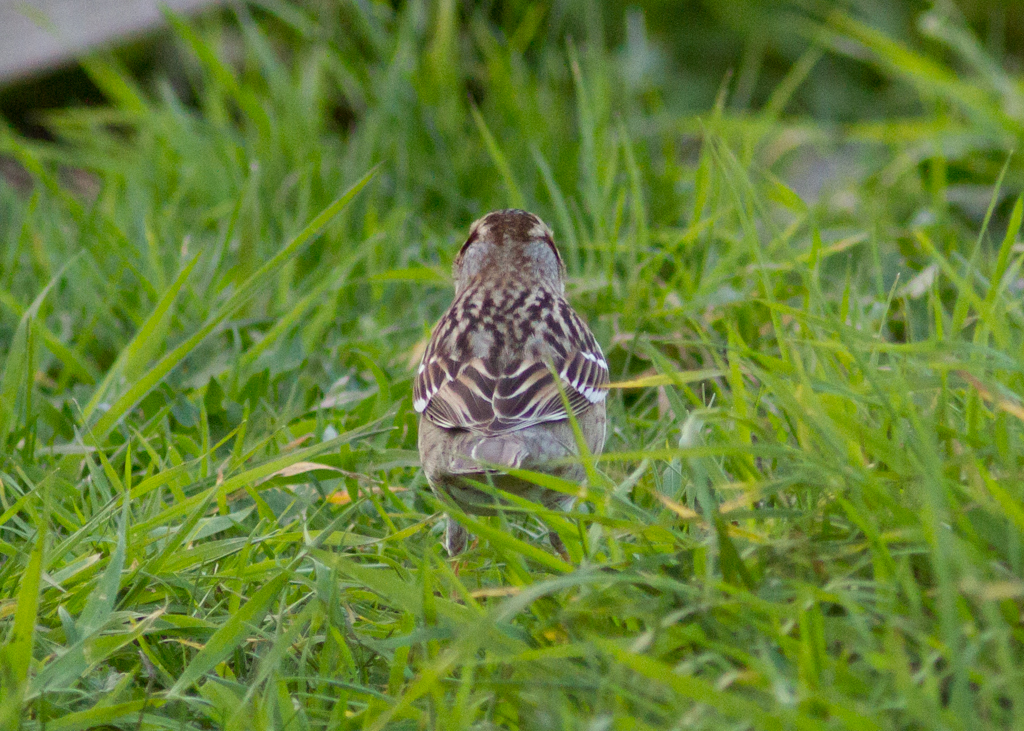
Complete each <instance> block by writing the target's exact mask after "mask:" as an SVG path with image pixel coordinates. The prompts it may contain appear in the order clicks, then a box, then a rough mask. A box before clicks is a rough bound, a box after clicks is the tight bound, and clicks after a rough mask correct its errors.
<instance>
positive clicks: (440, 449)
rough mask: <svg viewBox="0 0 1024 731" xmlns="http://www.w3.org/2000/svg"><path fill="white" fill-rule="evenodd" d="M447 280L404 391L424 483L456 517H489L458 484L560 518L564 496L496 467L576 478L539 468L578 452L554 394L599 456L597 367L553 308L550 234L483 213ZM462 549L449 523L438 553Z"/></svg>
mask: <svg viewBox="0 0 1024 731" xmlns="http://www.w3.org/2000/svg"><path fill="white" fill-rule="evenodd" d="M452 273H453V276H454V278H455V301H454V302H453V303H452V305H451V307H449V308H448V311H447V312H446V313H445V315H444V317H442V318H441V321H440V322H439V323H438V325H437V327H436V328H435V330H434V334H433V336H432V337H431V339H430V343H429V344H428V345H427V349H426V352H425V353H424V355H423V362H422V363H421V364H420V367H419V370H418V371H417V373H416V380H415V383H414V385H413V407H414V408H415V409H416V411H417V412H419V413H420V415H421V416H420V431H419V450H420V458H421V460H422V462H423V468H424V471H425V472H426V475H427V480H428V482H429V483H430V486H431V488H432V489H433V490H434V492H435V493H437V494H438V495H439V496H441V497H442V498H445V497H447V498H450V499H451V500H453V501H454V502H455V503H456V504H457V505H458V506H459V507H460V508H462V509H463V510H465V511H466V512H472V513H478V514H485V515H486V514H493V512H494V503H493V501H492V500H491V499H490V497H489V496H488V495H486V494H485V493H483V492H481V491H480V490H477V489H475V488H473V487H472V486H470V485H469V484H467V483H466V482H465V480H466V479H469V480H476V481H480V482H487V481H488V480H490V482H491V483H492V484H494V485H495V486H496V487H498V488H500V489H503V490H507V491H509V492H512V493H514V494H517V495H521V496H523V497H527V498H529V499H532V500H537V501H540V502H542V503H543V504H545V505H546V506H548V507H561V508H563V509H564V508H567V507H569V506H570V505H571V504H572V498H571V497H570V496H567V495H565V494H563V493H558V492H554V491H550V490H544V489H542V488H539V487H537V486H536V485H534V484H532V483H529V482H526V481H524V480H519V479H516V478H513V477H510V476H508V475H505V474H502V473H501V472H500V471H499V470H497V469H496V468H497V467H511V468H523V469H531V470H539V471H546V472H550V473H552V474H556V475H558V476H560V477H564V478H566V479H572V480H577V481H579V480H581V479H582V478H583V468H582V466H581V465H579V464H571V463H566V464H561V465H558V466H552V465H549V464H547V463H549V462H552V461H555V460H559V459H562V460H564V458H566V457H571V456H572V455H575V454H577V453H578V450H577V447H576V440H575V436H574V435H573V431H572V427H571V425H570V423H569V419H568V415H567V413H566V408H565V401H563V399H562V393H561V392H564V394H565V397H566V400H567V401H568V403H569V407H570V408H571V409H572V412H573V414H574V415H575V417H576V420H577V422H578V423H579V425H580V428H581V430H582V432H583V435H584V438H585V440H586V442H587V446H588V448H589V449H590V451H591V452H592V453H594V454H598V453H600V452H601V450H602V449H603V448H604V438H605V394H606V389H605V388H604V387H605V385H606V384H607V383H608V363H607V362H606V361H605V358H604V355H603V354H602V353H601V348H600V346H599V345H598V344H597V341H596V340H595V339H594V336H593V334H592V333H591V332H590V330H589V328H588V327H587V325H586V323H584V322H583V321H582V320H581V319H580V317H579V315H577V314H576V312H575V311H574V310H573V309H572V307H570V306H569V303H568V302H567V301H566V300H565V265H564V264H563V263H562V258H561V256H559V254H558V250H557V249H556V248H555V243H554V239H553V237H552V235H551V230H550V229H549V228H548V227H547V226H545V225H544V223H543V222H542V221H541V220H540V219H539V218H537V217H536V216H534V215H533V214H532V213H527V212H526V211H520V210H515V209H512V210H504V211H495V212H493V213H489V214H487V215H486V216H484V217H483V218H481V219H480V220H478V221H476V222H475V223H474V224H473V225H472V226H471V227H470V230H469V237H468V238H467V240H466V243H465V244H464V245H463V246H462V250H461V251H459V254H458V256H456V258H455V263H454V265H453V267H452ZM560 391H561V392H560ZM551 539H552V543H553V544H554V545H555V547H556V548H560V546H561V543H560V541H559V540H558V538H557V536H556V535H555V534H554V533H552V534H551ZM465 545H466V532H465V530H464V529H463V528H462V527H461V526H459V525H458V523H456V522H455V521H454V520H452V519H451V518H449V519H448V527H447V529H446V531H445V547H446V548H447V549H448V552H449V553H450V554H452V555H455V554H458V553H460V552H461V551H462V550H463V549H464V548H465Z"/></svg>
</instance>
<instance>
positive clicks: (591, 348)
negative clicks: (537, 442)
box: [413, 304, 608, 434]
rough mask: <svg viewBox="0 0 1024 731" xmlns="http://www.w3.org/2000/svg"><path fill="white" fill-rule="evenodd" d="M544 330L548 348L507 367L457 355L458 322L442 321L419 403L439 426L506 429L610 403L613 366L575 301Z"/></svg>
mask: <svg viewBox="0 0 1024 731" xmlns="http://www.w3.org/2000/svg"><path fill="white" fill-rule="evenodd" d="M558 315H559V316H558V317H557V318H554V319H553V320H549V321H547V322H546V324H545V326H544V327H542V328H540V332H539V337H541V338H542V339H543V341H544V343H545V345H546V346H547V347H544V348H540V349H534V350H535V351H536V352H539V353H542V354H543V355H538V356H535V357H530V356H527V357H524V358H523V359H521V360H518V361H515V362H513V363H511V364H510V365H508V366H506V367H505V368H504V369H503V371H502V372H500V373H495V372H493V371H495V370H496V368H495V367H494V366H493V365H489V363H493V362H496V360H493V359H486V360H485V359H484V358H481V357H471V358H468V359H461V358H459V357H458V354H457V353H453V352H452V350H453V349H454V342H455V339H454V338H452V337H450V335H451V333H452V330H453V328H454V327H455V325H453V324H452V323H447V322H446V321H445V320H446V319H447V318H445V319H442V321H441V323H440V324H439V325H438V328H437V330H436V331H435V334H434V337H433V338H432V339H431V342H430V344H429V345H428V346H427V351H426V353H425V354H424V356H423V362H422V364H421V365H420V367H419V371H418V372H417V375H416V381H415V383H414V385H413V406H414V408H415V409H416V411H418V412H420V413H422V414H424V416H426V417H427V418H428V419H430V420H431V421H432V422H434V423H435V424H437V425H438V426H441V427H445V428H448V429H468V430H470V431H475V432H480V433H485V434H504V433H508V432H513V431H517V430H519V429H525V428H527V427H530V426H533V425H535V424H540V423H542V422H546V421H558V420H560V419H564V418H566V408H565V403H564V402H563V400H562V394H561V393H560V391H561V392H564V394H565V398H566V400H567V401H568V403H569V407H570V408H571V409H572V412H573V413H574V414H579V413H580V412H582V411H583V410H584V409H585V408H587V407H588V406H591V405H593V404H597V403H600V402H602V401H604V399H605V395H606V393H607V390H606V389H605V388H604V386H605V385H606V384H607V383H608V363H607V361H606V360H605V358H604V355H603V353H602V352H601V347H600V346H599V345H598V344H597V340H595V339H594V335H593V334H592V333H591V332H590V330H589V329H588V328H587V326H586V325H585V324H584V323H583V321H582V320H580V318H579V316H578V315H576V313H575V312H574V311H573V310H572V309H571V308H570V307H569V306H568V304H564V307H559V308H558Z"/></svg>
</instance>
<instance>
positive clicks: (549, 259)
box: [452, 208, 565, 295]
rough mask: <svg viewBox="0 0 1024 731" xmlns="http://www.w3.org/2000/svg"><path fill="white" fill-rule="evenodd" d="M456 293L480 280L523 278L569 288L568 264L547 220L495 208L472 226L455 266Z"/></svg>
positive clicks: (519, 211) (560, 287)
mask: <svg viewBox="0 0 1024 731" xmlns="http://www.w3.org/2000/svg"><path fill="white" fill-rule="evenodd" d="M452 275H453V276H454V277H455V294H456V295H458V294H460V293H461V292H462V291H463V290H464V289H466V287H468V286H469V285H470V284H471V283H473V282H474V281H478V280H480V279H498V280H509V279H520V280H525V281H528V282H536V283H537V284H541V283H543V284H547V285H549V286H551V287H554V288H555V290H556V291H557V292H559V293H560V294H561V293H563V292H564V291H565V264H564V263H563V262H562V257H561V256H560V255H559V253H558V249H557V248H555V240H554V237H553V236H552V235H551V229H549V228H548V227H547V226H546V225H545V224H544V222H543V221H541V220H540V219H539V218H537V216H535V215H533V214H532V213H528V212H527V211H521V210H519V209H516V208H509V209H506V210H503V211H493V212H492V213H488V214H487V215H486V216H484V217H483V218H481V219H480V220H478V221H475V222H474V223H473V225H472V226H470V227H469V237H468V238H467V239H466V243H465V244H463V245H462V249H461V250H460V251H459V254H458V256H456V257H455V262H454V264H453V266H452Z"/></svg>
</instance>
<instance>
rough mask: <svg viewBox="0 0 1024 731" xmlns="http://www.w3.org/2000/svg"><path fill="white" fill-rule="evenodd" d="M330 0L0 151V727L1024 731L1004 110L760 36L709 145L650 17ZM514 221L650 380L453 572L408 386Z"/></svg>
mask: <svg viewBox="0 0 1024 731" xmlns="http://www.w3.org/2000/svg"><path fill="white" fill-rule="evenodd" d="M332 7H333V6H332ZM734 7H736V6H734ZM325 8H326V6H325ZM325 8H320V12H319V13H316V12H314V11H313V10H311V9H310V8H307V7H304V6H292V5H284V4H279V3H278V2H276V1H270V0H268V1H267V2H265V3H261V5H260V7H259V8H253V9H252V10H251V11H239V12H237V13H225V14H224V15H223V16H217V17H213V18H209V19H206V20H203V21H194V22H193V21H189V22H185V21H179V20H175V21H174V36H175V39H176V40H175V44H174V45H175V48H176V49H177V53H178V56H177V59H178V60H177V61H175V62H174V63H173V65H174V66H175V72H174V74H172V75H173V76H175V77H176V78H177V81H176V82H175V83H176V84H177V85H176V86H175V85H172V83H171V82H170V81H164V80H163V77H162V76H159V75H158V76H157V78H156V80H155V81H152V82H151V83H148V84H141V83H140V82H138V81H137V80H136V79H135V78H134V77H132V76H131V75H130V74H128V73H127V72H126V71H125V70H124V69H123V68H122V67H121V66H120V64H119V62H118V61H117V59H116V58H114V57H109V56H100V57H95V58H92V59H88V60H86V61H85V62H84V64H85V68H86V69H87V71H88V73H89V75H90V77H91V78H92V80H93V81H94V83H95V84H97V86H98V87H99V88H100V89H101V90H102V91H103V93H104V94H105V96H106V98H107V99H109V105H107V106H103V107H92V108H71V109H64V110H60V111H52V112H49V113H48V114H47V115H46V117H45V120H44V121H45V124H46V127H47V129H48V130H50V132H51V134H52V135H53V140H52V141H48V142H41V141H34V140H29V139H25V138H23V137H21V136H19V135H18V134H17V133H15V132H13V131H12V130H10V129H7V128H0V153H2V154H4V155H7V156H10V157H13V158H14V159H16V160H17V161H18V162H19V163H20V164H21V165H22V166H23V167H24V168H25V169H27V170H28V171H29V172H30V174H31V178H32V185H31V187H30V188H29V189H15V188H14V187H13V186H11V185H8V184H4V183H0V642H2V643H3V644H2V648H0V728H3V729H7V728H17V727H18V726H19V724H20V727H21V728H25V729H43V728H45V729H48V730H51V731H52V730H55V729H87V728H124V729H142V728H145V729H150V728H151V729H164V728H166V729H206V728H217V729H220V728H225V729H250V728H275V729H297V730H298V729H302V730H305V729H321V728H324V729H328V728H330V729H384V728H388V729H391V728H394V729H403V728H408V729H421V728H431V729H445V730H446V731H447V730H449V729H470V728H474V729H486V728H514V729H594V730H595V731H596V730H603V729H672V728H677V729H681V728H687V729H689V728H694V729H705V728H706V729H812V728H813V729H817V728H822V729H856V730H858V731H860V730H867V729H972V731H973V730H975V729H980V728H992V729H1003V728H1017V729H1024V670H1022V668H1024V625H1022V619H1021V618H1022V616H1024V614H1022V613H1024V311H1022V306H1021V303H1022V296H1021V294H1022V292H1021V290H1022V279H1021V277H1022V272H1021V263H1022V248H1021V243H1020V228H1021V218H1022V205H1024V204H1022V202H1021V199H1020V198H1018V196H1019V195H1020V189H1021V186H1022V184H1024V164H1022V163H1021V159H1020V157H1019V156H1016V155H1011V150H1012V148H1013V147H1014V146H1016V145H1019V144H1020V142H1021V140H1022V139H1024V92H1022V91H1021V89H1024V77H1022V76H1021V75H1019V74H1017V75H1013V74H1011V73H1010V72H1008V71H1005V70H1004V67H1003V64H1002V59H1001V57H999V56H998V55H994V54H995V51H993V50H992V49H991V48H990V47H988V46H986V45H984V44H983V43H981V42H980V41H978V40H977V38H978V36H977V35H976V34H975V33H973V32H972V31H971V30H970V29H969V28H968V26H967V25H965V24H964V23H963V22H962V21H961V20H960V19H959V18H958V17H956V16H950V17H944V16H941V15H940V14H939V11H937V10H933V11H929V12H928V13H926V14H922V15H920V16H913V15H912V14H911V20H912V21H915V20H916V21H917V30H913V29H911V30H909V31H906V32H905V33H903V34H902V35H900V34H899V33H896V32H895V31H891V32H890V31H883V30H878V29H877V28H875V27H874V26H872V25H871V24H869V23H864V22H861V21H856V20H854V19H853V16H848V15H841V14H829V13H827V12H826V13H823V14H819V15H814V14H813V13H812V14H809V15H807V16H802V17H801V18H800V19H794V18H791V17H789V16H782V15H779V16H778V17H777V18H776V21H777V22H778V23H780V24H781V25H779V26H778V27H785V28H787V29H788V32H789V33H790V35H789V36H787V38H788V40H786V41H785V43H790V45H789V46H787V48H790V49H792V48H793V47H796V48H797V51H796V52H795V53H794V59H793V60H794V62H793V63H792V64H791V66H790V67H789V69H788V70H787V72H786V73H785V75H783V76H781V78H778V79H769V81H770V84H768V86H767V87H765V83H767V82H765V80H764V79H763V78H762V79H761V80H760V81H759V80H758V79H759V77H758V72H757V69H758V68H760V64H761V60H763V59H762V58H761V57H759V56H758V55H757V54H758V53H761V54H762V55H763V54H764V53H765V51H764V43H765V41H764V39H763V38H762V40H761V46H758V45H757V44H756V43H753V42H752V43H751V44H750V45H749V47H748V48H747V51H744V53H743V55H742V58H741V59H737V60H736V64H737V74H736V77H735V78H736V80H735V81H730V80H729V79H726V80H724V81H723V80H722V78H721V77H717V78H709V79H707V80H706V81H707V85H709V87H710V88H712V89H713V88H720V89H721V93H720V95H719V97H718V101H717V102H714V101H711V100H708V104H707V105H706V106H704V107H703V108H701V109H699V110H698V111H697V112H694V111H693V110H692V109H690V110H687V109H686V108H684V105H680V104H678V103H677V100H678V91H679V88H678V87H677V86H675V85H674V84H675V82H674V78H675V77H674V75H673V74H674V72H673V66H672V64H673V59H672V57H670V55H666V54H667V51H666V50H665V49H669V48H671V47H672V43H670V42H668V41H671V40H672V39H673V38H678V37H679V36H674V35H673V33H677V34H678V33H683V32H684V31H683V30H679V29H678V28H674V27H673V26H671V25H670V24H669V25H665V26H664V27H658V25H657V23H654V22H653V21H652V20H651V18H653V17H654V15H653V11H652V12H651V13H649V18H648V20H649V22H650V23H651V24H652V30H651V34H652V35H651V38H650V39H647V40H644V38H641V39H640V40H639V41H638V40H637V37H636V29H637V27H638V26H637V25H636V18H637V16H635V15H633V16H631V18H632V20H631V22H632V23H633V26H632V27H633V31H634V34H633V35H632V36H629V40H628V42H627V41H621V42H620V41H619V40H614V39H616V38H618V39H620V40H621V36H622V33H623V30H622V29H623V27H624V24H625V22H626V21H624V20H623V17H622V16H621V15H617V14H616V12H614V11H611V10H609V11H608V12H607V13H606V15H605V16H602V15H601V14H600V11H599V8H598V6H597V5H596V4H585V3H584V4H575V5H570V4H564V5H563V4H556V5H555V6H552V7H548V6H546V5H542V4H539V3H527V2H518V3H517V2H513V3H508V4H507V7H506V8H505V9H504V10H502V11H501V12H502V13H503V15H500V17H499V13H498V12H497V11H493V12H490V13H488V12H485V11H484V10H474V11H469V10H467V9H466V6H465V5H463V4H457V3H455V2H454V1H453V0H445V1H442V2H438V3H437V4H436V5H433V6H429V7H428V6H426V5H425V4H421V3H419V2H410V3H408V4H406V5H405V6H403V8H402V10H401V11H399V12H394V11H392V10H390V9H389V8H390V6H387V5H381V4H376V3H362V4H360V3H347V4H343V5H341V6H340V7H338V8H337V9H333V10H330V11H328V10H326V9H325ZM761 12H769V11H765V10H762V11H761ZM602 18H603V19H602ZM608 28H611V31H609V32H610V33H611V38H610V39H608V40H605V39H604V36H603V34H604V33H605V32H606V31H607V29H608ZM691 30H692V29H691ZM640 32H641V33H642V27H640ZM693 32H694V33H698V31H695V30H694V31H693ZM698 34H699V33H698ZM659 39H660V40H659ZM641 41H642V42H641ZM779 42H780V43H783V41H781V40H780V41H779ZM659 43H661V45H658V44H659ZM785 43H783V45H785ZM793 44H796V45H795V46H794V45H793ZM801 44H802V45H801ZM652 48H659V49H661V51H658V52H655V51H652V50H651V49H652ZM758 48H760V49H761V50H760V51H758V50H757V49H758ZM645 49H646V50H645ZM751 49H752V50H751ZM748 51H749V53H748ZM851 59H853V60H851ZM842 64H846V65H845V66H844V65H842ZM854 66H856V68H858V69H860V71H858V73H861V74H862V75H863V76H866V77H869V78H868V80H867V81H863V84H864V85H863V87H856V86H855V84H856V83H858V82H857V79H858V78H859V77H858V76H857V75H856V74H854V73H853V72H849V69H850V68H853V67H854ZM766 68H767V66H766ZM638 69H639V71H638ZM752 69H753V70H752ZM837 69H838V71H837ZM843 69H846V70H847V71H846V72H843V73H847V75H846V76H843V75H842V74H839V72H840V71H842V70H843ZM708 73H709V74H710V73H711V72H710V71H709V72H708ZM766 73H767V72H766ZM835 74H839V75H838V76H837V75H835ZM837 79H838V81H837ZM877 79H883V80H884V83H885V84H886V85H887V86H886V87H885V88H886V89H888V90H889V91H887V92H886V94H887V95H883V98H880V99H879V100H878V101H877V106H875V107H871V108H867V107H865V108H864V109H863V111H864V114H863V116H862V117H860V118H857V119H853V120H850V121H847V122H844V123H843V124H841V125H837V124H835V123H834V122H832V121H829V120H828V119H826V117H825V116H824V115H822V114H819V113H818V111H817V108H815V107H814V105H813V103H812V101H813V99H814V98H815V97H814V93H818V92H822V91H823V90H824V91H826V92H827V91H828V90H829V89H830V88H831V87H832V86H834V85H838V86H839V87H841V88H838V89H837V90H836V93H837V94H848V95H851V96H850V98H853V99H859V98H869V97H870V94H869V93H868V92H869V91H870V90H871V88H873V87H872V86H871V85H872V84H877V83H878V82H877ZM183 84H185V85H186V86H187V89H188V92H187V93H186V94H185V95H184V96H185V98H189V99H190V102H189V103H186V102H184V101H182V98H183V95H182V85H183ZM844 84H845V85H847V86H843V85H844ZM847 87H848V88H847ZM894 89H895V90H896V91H893V90H894ZM743 90H746V92H743ZM741 92H743V93H744V94H745V95H746V100H745V101H744V100H742V99H741V102H742V103H739V104H737V103H734V100H735V99H736V98H737V95H740V96H742V94H741ZM897 92H898V93H897ZM857 94H863V95H864V96H863V97H858V96H857ZM897 97H898V98H897ZM844 98H845V97H844ZM751 100H753V101H751ZM691 103H692V102H691ZM836 160H838V161H839V163H837V164H835V165H833V162H834V161H836ZM821 165H825V166H826V167H825V168H824V169H825V170H826V173H821V172H820V169H821V168H820V166H821ZM808 166H811V167H812V168H813V169H815V170H818V171H819V172H818V173H817V175H818V177H819V178H821V177H823V178H824V185H823V186H821V187H820V190H815V188H816V187H817V186H816V185H810V184H807V183H806V182H804V183H801V182H800V180H801V179H803V180H806V177H807V176H806V175H805V176H804V177H803V178H801V175H802V174H801V172H800V171H801V170H805V169H806V168H807V167H808ZM814 166H818V167H814ZM812 177H813V176H812ZM801 190H802V191H803V192H802V193H798V192H797V191H801ZM509 205H521V206H525V207H527V208H529V209H530V210H532V211H534V212H536V213H538V214H539V215H541V217H542V218H544V219H545V220H547V221H548V222H549V223H550V224H551V225H552V227H553V228H554V230H555V233H556V238H557V239H558V241H559V243H560V245H561V247H562V250H563V253H564V255H565V259H566V261H567V263H568V265H569V271H570V280H571V281H570V285H569V291H570V297H571V299H572V301H573V303H574V304H575V305H576V306H577V308H578V309H579V310H580V311H581V313H583V314H584V315H585V316H586V318H587V319H588V321H589V322H590V323H591V326H592V328H593V329H594V331H595V333H596V335H597V336H598V339H599V340H600V342H601V343H602V345H603V346H604V348H605V352H606V354H607V356H608V358H609V362H610V364H611V367H612V371H613V379H615V380H617V381H620V382H623V381H625V382H631V383H627V384H624V385H627V386H629V387H625V388H617V389H615V390H614V391H613V392H612V395H611V398H610V401H609V415H610V419H611V425H612V430H611V434H610V437H609V439H608V444H607V447H606V453H605V455H604V456H603V457H601V458H600V459H599V460H598V461H596V462H595V463H593V464H591V465H590V471H591V474H592V475H593V479H592V480H591V481H590V482H591V484H589V485H588V487H587V489H586V491H585V493H584V494H583V495H582V499H581V500H580V501H579V503H578V505H577V508H576V509H575V510H574V511H573V512H571V513H569V514H558V513H555V514H552V513H549V512H546V511H543V510H542V509H540V508H539V506H530V505H517V506H515V507H510V509H509V510H508V511H506V513H505V515H502V516H498V517H496V518H475V519H474V518H470V519H468V520H469V521H476V522H474V523H472V526H473V528H474V530H475V531H476V533H477V534H478V535H479V536H480V540H479V543H478V544H477V545H475V546H474V547H472V548H471V550H470V551H469V552H468V553H467V554H466V555H465V557H464V558H463V559H462V560H461V561H460V562H458V564H457V565H456V563H455V562H453V561H451V560H449V559H448V558H447V557H446V555H445V554H444V553H443V550H442V549H441V546H440V535H441V531H442V521H441V520H440V513H439V510H440V505H439V504H438V503H437V501H436V500H435V499H434V498H433V497H432V496H431V495H430V493H429V491H428V490H426V484H425V480H424V478H423V476H422V474H421V472H420V471H419V469H418V457H417V453H416V423H417V418H416V415H415V413H414V412H413V410H412V406H411V376H412V373H413V369H414V368H415V364H416V362H417V359H418V354H419V353H420V352H421V351H420V349H421V348H422V347H423V345H424V343H425V338H426V336H427V334H428V332H429V327H430V326H431V324H432V323H433V322H434V321H436V319H437V318H438V317H439V316H440V314H441V313H442V312H443V310H444V308H445V307H446V306H447V304H448V303H449V301H450V298H451V289H450V286H449V284H448V279H447V278H448V270H449V265H450V262H451V259H452V257H453V256H454V254H455V252H456V251H457V248H458V246H459V245H460V243H461V241H462V237H464V235H465V232H466V229H467V227H468V224H469V223H470V221H472V220H473V219H474V218H475V217H477V216H479V215H481V214H483V213H485V212H486V211H488V210H491V209H495V208H501V207H507V206H509ZM537 479H543V478H540V477H538V478H537ZM555 486H556V487H561V488H562V489H573V490H575V489H577V488H576V486H575V485H569V486H566V485H557V484H555ZM548 527H550V528H552V529H555V530H557V531H558V532H559V533H560V534H561V535H562V537H563V540H564V541H565V543H566V546H567V549H568V552H569V555H570V559H571V560H570V562H568V563H567V562H564V561H563V560H562V559H560V558H559V557H557V556H556V555H554V554H553V553H551V552H550V551H549V549H548V548H547V544H546V541H542V540H538V539H539V538H541V537H542V536H543V534H544V532H545V531H546V530H547V528H548Z"/></svg>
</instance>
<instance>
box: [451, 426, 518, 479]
mask: <svg viewBox="0 0 1024 731" xmlns="http://www.w3.org/2000/svg"><path fill="white" fill-rule="evenodd" d="M529 454H530V451H529V449H528V448H527V446H526V444H525V443H524V441H523V439H522V437H520V436H519V435H517V434H502V435H500V436H479V435H468V434H467V435H466V439H465V440H464V441H463V442H462V443H461V444H459V445H458V446H457V448H456V453H455V456H454V458H453V459H452V463H451V471H452V473H453V474H457V475H459V474H462V475H466V474H473V473H479V472H490V471H493V470H494V469H501V468H505V469H508V468H513V469H515V468H517V467H520V466H522V464H523V462H524V461H526V460H527V458H528V457H529Z"/></svg>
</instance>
